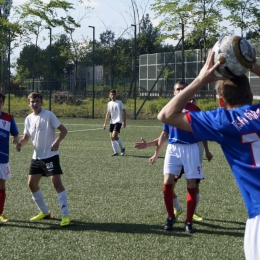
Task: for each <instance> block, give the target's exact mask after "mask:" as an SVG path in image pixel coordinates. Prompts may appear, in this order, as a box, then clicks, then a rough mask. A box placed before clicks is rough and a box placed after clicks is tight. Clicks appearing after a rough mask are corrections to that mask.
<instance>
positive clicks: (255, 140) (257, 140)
mask: <svg viewBox="0 0 260 260" xmlns="http://www.w3.org/2000/svg"><path fill="white" fill-rule="evenodd" d="M242 143H243V144H248V143H249V144H250V146H251V153H252V156H253V161H254V162H255V165H254V166H260V153H259V151H260V137H259V136H258V134H257V133H251V134H245V135H242Z"/></svg>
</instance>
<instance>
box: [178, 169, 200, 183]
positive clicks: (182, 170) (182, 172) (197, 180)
mask: <svg viewBox="0 0 260 260" xmlns="http://www.w3.org/2000/svg"><path fill="white" fill-rule="evenodd" d="M182 174H185V173H184V168H183V166H182V168H181V172H180V175H179V176H175V178H174V182H177V181H178V180H179V179H180V178H181V176H182ZM196 183H200V179H196Z"/></svg>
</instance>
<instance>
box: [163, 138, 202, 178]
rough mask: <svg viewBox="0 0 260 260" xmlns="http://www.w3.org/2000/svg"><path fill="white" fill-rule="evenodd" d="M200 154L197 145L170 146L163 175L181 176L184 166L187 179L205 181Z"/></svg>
mask: <svg viewBox="0 0 260 260" xmlns="http://www.w3.org/2000/svg"><path fill="white" fill-rule="evenodd" d="M200 158H201V156H200V152H199V147H198V145H197V143H195V144H188V145H187V144H168V146H167V150H166V154H165V159H164V169H163V174H174V175H176V176H179V174H180V172H181V168H182V166H183V168H184V172H185V179H186V180H188V179H203V178H204V174H203V171H202V167H201V160H200Z"/></svg>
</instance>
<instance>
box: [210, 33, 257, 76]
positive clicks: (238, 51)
mask: <svg viewBox="0 0 260 260" xmlns="http://www.w3.org/2000/svg"><path fill="white" fill-rule="evenodd" d="M212 50H213V51H214V52H215V55H214V62H215V63H216V62H217V61H220V63H221V65H220V66H219V67H218V68H217V72H218V73H219V74H221V75H222V76H224V77H227V78H234V77H239V76H242V75H244V74H246V73H247V72H248V69H249V68H250V67H251V65H252V63H253V61H254V49H253V47H252V45H251V44H250V43H249V42H248V41H247V40H246V39H245V38H242V37H239V36H225V37H222V38H220V39H219V40H218V41H217V42H216V43H215V45H214V47H213V49H212Z"/></svg>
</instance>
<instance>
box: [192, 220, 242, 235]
mask: <svg viewBox="0 0 260 260" xmlns="http://www.w3.org/2000/svg"><path fill="white" fill-rule="evenodd" d="M209 222H220V223H226V224H233V225H234V226H233V227H232V226H227V225H225V226H222V225H220V224H219V225H217V224H212V223H209ZM245 225H246V223H245V222H236V221H229V220H219V219H207V218H204V220H203V222H199V221H194V227H195V228H197V230H198V229H199V226H201V227H203V229H199V230H198V232H200V233H204V234H215V235H222V234H223V235H229V236H234V237H244V231H245ZM220 229H221V230H220ZM240 231H241V232H240Z"/></svg>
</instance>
